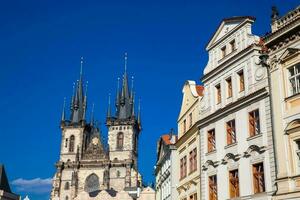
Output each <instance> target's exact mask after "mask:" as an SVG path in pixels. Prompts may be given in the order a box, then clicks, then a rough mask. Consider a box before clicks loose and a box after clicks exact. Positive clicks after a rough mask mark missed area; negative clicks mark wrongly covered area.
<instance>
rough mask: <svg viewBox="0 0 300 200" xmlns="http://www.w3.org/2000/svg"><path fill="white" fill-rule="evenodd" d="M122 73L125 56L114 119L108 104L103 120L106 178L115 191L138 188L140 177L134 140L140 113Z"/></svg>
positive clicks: (138, 129) (139, 129) (136, 144)
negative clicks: (109, 178) (106, 129)
mask: <svg viewBox="0 0 300 200" xmlns="http://www.w3.org/2000/svg"><path fill="white" fill-rule="evenodd" d="M126 69H127V55H126V54H125V72H124V75H123V78H122V86H121V88H119V86H118V90H117V94H116V102H115V106H116V111H115V115H114V116H112V114H111V108H110V103H109V108H108V111H107V119H106V125H107V128H108V145H109V159H110V162H111V169H110V174H111V175H112V176H113V177H112V178H113V180H114V181H111V182H110V185H111V186H112V187H115V188H118V189H121V188H125V189H126V188H127V189H129V188H134V187H138V186H139V185H140V175H139V173H138V170H137V158H138V138H139V133H140V131H141V122H140V109H138V114H137V115H136V114H135V109H134V108H135V104H134V102H135V99H134V92H133V81H132V85H131V90H130V91H129V87H128V75H127V70H126ZM124 181H125V182H124Z"/></svg>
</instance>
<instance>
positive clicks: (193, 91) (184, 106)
mask: <svg viewBox="0 0 300 200" xmlns="http://www.w3.org/2000/svg"><path fill="white" fill-rule="evenodd" d="M197 87H198V86H196V83H195V81H186V82H185V84H184V86H183V89H182V93H183V97H182V103H181V108H180V112H179V116H178V121H179V120H180V119H181V117H182V116H183V115H185V114H186V112H187V111H188V110H189V108H190V107H191V106H192V105H193V104H194V103H195V102H196V101H197V100H198V98H199V96H201V91H200V90H201V89H200V88H197Z"/></svg>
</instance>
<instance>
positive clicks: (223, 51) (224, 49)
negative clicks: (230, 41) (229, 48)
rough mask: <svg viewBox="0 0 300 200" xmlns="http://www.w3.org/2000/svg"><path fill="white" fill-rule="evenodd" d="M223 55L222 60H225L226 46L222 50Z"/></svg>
mask: <svg viewBox="0 0 300 200" xmlns="http://www.w3.org/2000/svg"><path fill="white" fill-rule="evenodd" d="M221 55H222V58H224V57H225V56H226V46H224V47H222V48H221Z"/></svg>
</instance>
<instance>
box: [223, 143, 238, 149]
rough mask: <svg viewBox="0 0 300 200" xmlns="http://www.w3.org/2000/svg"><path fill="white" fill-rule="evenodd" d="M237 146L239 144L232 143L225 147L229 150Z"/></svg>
mask: <svg viewBox="0 0 300 200" xmlns="http://www.w3.org/2000/svg"><path fill="white" fill-rule="evenodd" d="M236 145H237V142H235V143H232V144H228V145H226V146H225V147H224V149H229V148H231V147H234V146H236Z"/></svg>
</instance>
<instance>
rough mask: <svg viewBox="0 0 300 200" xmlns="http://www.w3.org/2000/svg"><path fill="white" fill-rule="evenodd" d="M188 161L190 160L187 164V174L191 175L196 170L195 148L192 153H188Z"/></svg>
mask: <svg viewBox="0 0 300 200" xmlns="http://www.w3.org/2000/svg"><path fill="white" fill-rule="evenodd" d="M189 159H190V163H189V166H190V172H189V173H192V172H194V171H196V170H197V148H194V149H193V150H192V151H190V154H189Z"/></svg>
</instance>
